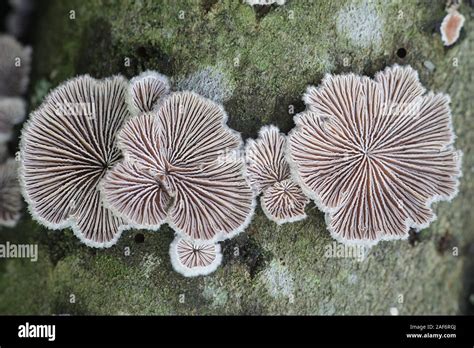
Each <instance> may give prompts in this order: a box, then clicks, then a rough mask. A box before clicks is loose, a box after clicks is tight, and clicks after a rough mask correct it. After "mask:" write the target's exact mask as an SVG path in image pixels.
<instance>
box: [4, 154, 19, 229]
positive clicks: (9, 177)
mask: <svg viewBox="0 0 474 348" xmlns="http://www.w3.org/2000/svg"><path fill="white" fill-rule="evenodd" d="M17 171H18V166H17V162H16V161H15V159H14V158H10V159H8V160H7V161H6V162H5V163H3V164H0V226H7V227H13V226H15V225H16V224H17V222H18V220H19V219H20V211H21V190H20V184H19V183H18V176H17Z"/></svg>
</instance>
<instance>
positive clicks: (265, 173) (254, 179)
mask: <svg viewBox="0 0 474 348" xmlns="http://www.w3.org/2000/svg"><path fill="white" fill-rule="evenodd" d="M286 142H287V141H286V137H285V135H284V134H282V133H280V131H279V129H278V128H277V127H275V126H266V127H262V129H260V132H259V136H258V138H257V139H255V140H254V139H249V140H247V146H246V147H245V156H246V161H247V174H248V177H249V180H250V182H251V184H252V186H253V188H254V189H255V190H256V192H257V193H258V194H260V193H262V192H263V197H262V198H261V199H260V203H261V205H262V210H263V212H264V213H265V215H266V216H267V217H268V218H269V219H270V220H272V221H274V222H276V223H277V224H279V225H280V224H283V223H286V222H294V221H299V220H302V219H304V218H305V217H306V214H305V212H304V209H305V207H306V204H308V202H309V199H308V198H307V197H306V196H305V195H304V193H303V191H302V190H301V188H300V187H299V186H298V185H297V184H296V183H295V182H294V181H293V180H292V179H291V172H290V165H289V163H288V161H287V160H286V158H285V151H286V146H287V144H286Z"/></svg>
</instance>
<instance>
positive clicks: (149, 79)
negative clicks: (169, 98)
mask: <svg viewBox="0 0 474 348" xmlns="http://www.w3.org/2000/svg"><path fill="white" fill-rule="evenodd" d="M169 91H170V86H169V81H168V78H167V77H166V76H164V75H161V74H159V73H157V72H155V71H145V72H143V73H141V74H140V75H138V76H136V77H134V78H133V79H132V80H131V81H130V99H131V100H130V101H129V104H130V110H131V111H132V114H133V115H138V114H141V113H143V112H148V111H152V110H153V109H154V108H156V107H157V106H158V103H159V101H160V99H161V98H163V96H165V95H167V94H168V93H169Z"/></svg>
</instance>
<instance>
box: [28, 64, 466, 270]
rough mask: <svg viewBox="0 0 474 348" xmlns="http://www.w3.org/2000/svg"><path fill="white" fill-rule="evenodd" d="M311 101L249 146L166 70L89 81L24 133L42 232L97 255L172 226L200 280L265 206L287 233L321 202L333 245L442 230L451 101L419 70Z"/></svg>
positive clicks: (340, 86)
mask: <svg viewBox="0 0 474 348" xmlns="http://www.w3.org/2000/svg"><path fill="white" fill-rule="evenodd" d="M304 101H305V103H306V110H305V111H304V112H302V113H300V114H298V115H296V116H295V118H294V120H295V124H296V127H295V128H294V129H293V130H291V132H290V133H289V134H288V135H285V134H283V133H281V132H280V131H279V129H278V128H277V127H275V126H265V127H263V128H262V129H261V130H260V132H259V136H258V138H257V139H249V140H247V143H246V144H244V143H243V141H242V138H241V135H240V134H239V133H237V132H236V131H234V130H232V129H230V128H229V127H228V126H227V124H226V122H227V115H226V112H225V111H224V108H223V107H222V105H219V104H217V103H216V102H214V101H212V100H209V99H207V98H204V97H203V96H200V95H198V94H196V93H194V92H192V91H171V88H170V83H169V81H168V78H167V77H166V76H163V75H161V74H159V73H157V72H154V71H147V72H144V73H142V74H140V75H139V76H137V77H135V78H133V79H132V80H130V81H127V80H126V79H125V78H123V77H121V76H114V77H110V78H107V79H104V80H96V79H94V78H92V77H90V76H87V75H85V76H79V77H77V78H74V79H71V80H69V81H66V82H65V83H64V84H62V85H61V86H59V87H57V88H56V89H54V90H53V91H52V92H51V93H50V94H49V95H48V96H47V97H46V98H45V100H44V102H43V104H42V105H41V106H40V107H39V108H38V109H37V110H36V111H34V112H33V113H32V114H31V115H30V117H29V120H28V122H27V123H26V125H25V126H24V129H23V132H22V138H21V143H20V150H21V151H20V169H19V178H20V183H21V188H22V193H23V197H24V198H25V200H26V202H27V203H28V208H29V211H30V213H31V214H32V216H33V217H34V218H35V219H36V220H37V221H39V222H40V223H41V224H43V225H44V226H47V227H49V228H52V229H63V228H68V227H69V228H71V229H72V230H73V231H74V233H75V234H76V235H77V236H78V238H80V239H81V241H83V242H84V243H85V244H87V245H89V246H93V247H110V246H111V245H113V244H115V243H116V242H117V240H118V238H119V236H120V234H121V232H122V231H124V230H127V229H147V230H154V231H156V230H158V229H159V228H160V226H161V225H163V224H165V223H166V224H168V225H169V226H170V227H171V228H172V229H173V230H174V231H175V240H174V241H173V243H171V246H170V256H171V263H172V265H173V267H174V268H175V270H176V271H178V272H179V273H181V274H183V275H185V276H196V275H204V274H208V273H210V272H212V271H214V270H215V269H216V268H217V267H218V265H219V264H220V262H221V260H222V255H221V250H220V245H219V242H220V241H223V240H225V239H228V238H231V237H233V236H235V235H236V234H238V233H240V232H242V231H243V230H244V229H245V228H246V227H247V226H248V224H249V223H250V221H251V219H252V217H253V215H254V210H255V201H256V197H257V196H258V195H261V198H260V202H261V207H262V210H263V212H264V213H265V215H266V216H267V217H268V218H269V219H270V220H272V221H274V222H276V223H277V224H283V223H290V222H294V221H298V220H301V219H304V218H305V217H306V215H305V207H306V206H307V204H308V203H309V201H310V199H312V200H313V201H314V202H315V204H316V206H317V207H318V208H319V209H320V210H322V211H323V212H325V214H326V222H327V226H328V230H329V232H330V234H331V235H332V236H333V237H334V238H335V239H337V240H338V241H340V242H342V243H346V244H362V245H374V244H376V243H378V242H379V241H381V240H393V239H405V238H407V236H408V232H409V229H410V228H415V229H422V228H425V227H427V226H428V225H429V224H430V222H431V221H433V220H434V219H435V215H434V213H433V211H432V209H431V204H432V203H433V202H435V201H439V200H450V199H452V198H453V197H454V196H455V195H456V193H457V186H458V178H459V176H460V172H461V171H460V163H461V154H460V151H457V150H456V149H454V147H453V142H454V133H453V128H452V124H451V113H450V108H449V102H450V100H449V97H448V96H447V95H445V94H434V93H432V92H427V91H426V90H425V89H424V88H423V86H422V85H421V83H420V81H419V79H418V75H417V72H416V71H415V70H413V69H412V68H411V67H410V66H404V67H402V66H398V65H394V66H392V67H388V68H386V69H385V70H384V71H382V72H379V73H377V74H376V76H375V78H374V79H370V78H368V77H365V76H358V75H354V74H346V75H327V76H326V77H325V78H324V79H323V81H322V82H321V85H320V86H319V87H317V88H316V87H313V86H310V87H308V89H307V91H306V93H305V95H304Z"/></svg>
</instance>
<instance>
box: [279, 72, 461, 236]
mask: <svg viewBox="0 0 474 348" xmlns="http://www.w3.org/2000/svg"><path fill="white" fill-rule="evenodd" d="M304 101H305V103H306V105H307V110H306V111H305V112H303V113H301V114H299V115H297V116H295V123H296V128H295V129H294V130H293V131H292V132H291V133H290V135H289V141H288V143H289V144H288V151H289V156H288V158H289V160H290V163H291V165H292V172H293V175H294V177H295V179H296V180H298V182H299V183H300V185H301V187H302V188H303V191H304V192H305V193H306V195H307V196H309V197H310V198H312V199H314V201H315V202H316V204H317V205H318V207H319V208H320V209H321V210H322V211H324V212H325V213H326V221H327V225H328V229H329V231H330V233H331V235H332V236H333V237H334V238H336V239H337V240H338V241H341V242H343V243H347V244H365V245H373V244H376V243H377V242H379V241H381V240H391V239H406V238H407V237H408V231H409V228H410V227H413V228H415V229H422V228H425V227H427V226H428V225H429V224H430V222H431V221H433V220H434V219H435V215H434V213H433V211H432V209H431V204H432V203H433V202H436V201H439V200H451V199H452V198H453V197H454V196H455V195H456V193H457V187H458V184H459V182H458V178H459V176H460V175H461V172H460V166H461V160H460V158H461V153H460V151H456V150H455V149H454V147H453V142H454V133H453V128H452V124H451V111H450V108H449V101H450V100H449V97H448V96H447V95H445V94H434V93H432V92H428V93H427V92H426V91H425V89H424V88H423V86H422V85H421V83H420V82H419V80H418V74H417V72H416V71H415V70H413V69H412V68H411V67H409V66H406V67H401V66H398V65H395V66H392V67H389V68H386V69H385V70H384V71H382V72H379V73H377V74H376V76H375V79H374V80H371V79H369V78H368V77H361V76H356V75H354V74H348V75H327V76H326V77H325V78H324V79H323V81H322V83H321V86H320V87H319V88H315V87H309V88H308V90H307V92H306V94H305V96H304Z"/></svg>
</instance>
